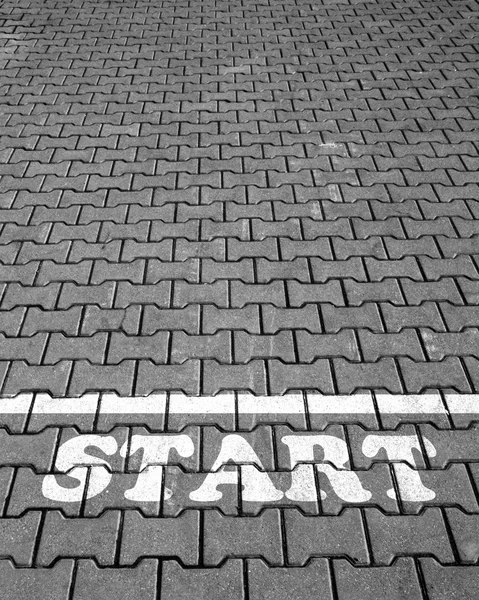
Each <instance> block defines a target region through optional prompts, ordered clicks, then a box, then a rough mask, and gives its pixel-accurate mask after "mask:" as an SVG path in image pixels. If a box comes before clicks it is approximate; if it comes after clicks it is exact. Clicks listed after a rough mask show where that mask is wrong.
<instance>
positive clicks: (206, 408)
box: [169, 392, 235, 415]
mask: <svg viewBox="0 0 479 600" xmlns="http://www.w3.org/2000/svg"><path fill="white" fill-rule="evenodd" d="M169 413H170V414H175V415H187V414H193V415H198V414H201V415H213V414H234V413H235V397H234V394H233V392H226V393H224V394H218V396H186V395H185V394H181V393H172V394H170V407H169Z"/></svg>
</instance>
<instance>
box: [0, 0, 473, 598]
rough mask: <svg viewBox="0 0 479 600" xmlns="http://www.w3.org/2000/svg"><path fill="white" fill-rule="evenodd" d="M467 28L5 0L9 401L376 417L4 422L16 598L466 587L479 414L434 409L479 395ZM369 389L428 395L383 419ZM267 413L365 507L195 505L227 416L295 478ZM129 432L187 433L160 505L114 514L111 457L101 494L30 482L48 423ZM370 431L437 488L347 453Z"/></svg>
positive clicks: (468, 590) (0, 244)
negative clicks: (95, 396)
mask: <svg viewBox="0 0 479 600" xmlns="http://www.w3.org/2000/svg"><path fill="white" fill-rule="evenodd" d="M478 17H479V2H478V1H477V0H435V1H432V0H381V1H379V0H370V1H365V0H342V1H339V0H316V1H313V0H274V1H273V0H269V1H266V0H262V1H260V0H256V1H254V2H253V1H252V0H230V1H221V0H218V1H215V0H197V1H195V2H192V1H191V0H162V1H159V0H135V1H133V0H115V1H114V2H110V1H108V2H106V1H104V0H99V1H93V0H92V1H89V0H78V1H77V2H70V1H69V0H68V1H67V0H44V1H40V0H32V1H28V0H18V1H16V0H15V1H13V0H2V1H1V2H0V67H1V71H0V90H1V93H0V226H1V228H0V336H1V340H0V394H1V396H2V398H3V400H2V401H1V402H2V404H1V406H2V407H5V406H14V405H15V406H17V408H18V406H24V405H23V404H22V403H23V402H24V400H21V399H22V398H23V399H25V398H35V400H34V402H40V403H42V402H43V405H42V406H44V405H47V404H48V403H49V402H53V401H52V400H48V398H49V396H47V397H46V398H47V400H44V398H45V397H44V396H43V395H42V394H44V393H47V394H50V395H51V396H54V397H60V398H65V402H67V400H66V399H67V398H68V402H69V403H70V404H69V406H73V404H72V403H73V402H74V401H75V399H77V401H78V403H82V406H85V407H86V406H87V405H88V402H89V400H88V396H87V397H85V396H84V394H88V393H89V392H92V391H93V392H102V393H103V392H114V393H116V394H117V395H118V396H119V397H130V396H137V397H139V396H147V395H148V394H152V393H156V392H157V391H159V392H161V393H163V392H167V393H168V394H167V396H166V397H165V398H166V400H165V402H166V403H167V404H166V406H170V403H171V402H173V401H175V400H174V399H175V398H176V401H177V402H178V396H177V395H176V394H177V393H178V392H180V393H183V394H187V395H188V396H198V395H200V396H215V395H217V394H220V393H222V392H223V391H224V390H233V391H234V392H235V394H236V395H235V396H234V397H235V402H236V403H238V402H240V397H239V396H238V393H243V392H245V391H247V392H250V393H252V394H254V395H257V396H262V395H265V396H275V395H283V394H286V393H288V392H293V393H296V392H298V393H299V395H298V397H299V398H302V399H303V400H301V401H304V402H305V403H306V404H305V406H306V405H308V402H307V401H308V398H309V396H307V394H309V393H310V392H314V393H320V394H326V395H328V394H329V395H344V396H347V395H350V394H358V393H361V392H363V391H373V394H372V395H371V402H372V403H373V405H374V415H373V414H372V413H371V414H368V416H367V418H366V417H364V418H360V417H359V416H358V415H357V414H356V413H354V412H352V413H351V414H347V413H346V412H344V411H343V412H342V414H340V415H339V417H338V418H335V419H333V418H332V416H331V413H330V412H329V413H328V414H327V415H326V416H325V415H323V416H318V414H320V413H318V414H316V416H312V415H310V414H309V413H308V412H306V413H305V416H304V417H303V418H298V416H297V414H294V415H293V416H291V418H287V415H286V414H285V413H284V414H283V416H282V417H281V418H279V415H276V417H275V418H272V417H271V415H270V416H269V417H268V418H267V419H266V420H263V421H261V420H259V421H258V420H257V419H256V420H255V419H254V418H252V417H247V418H246V417H241V415H240V414H239V413H238V411H237V409H235V410H236V412H234V417H232V416H231V415H232V414H233V413H227V414H226V416H225V415H222V416H218V415H217V416H216V420H215V419H208V418H205V419H204V420H202V419H201V418H200V417H199V416H198V415H196V416H195V417H193V416H192V415H190V416H186V417H185V416H184V415H183V416H181V417H180V416H178V415H176V416H175V417H174V418H173V419H171V418H169V419H166V418H165V417H164V416H163V417H162V418H161V419H160V420H154V419H153V420H152V421H151V420H148V419H146V417H145V419H146V420H145V421H141V420H138V419H134V418H133V417H131V415H130V416H129V417H128V416H126V417H125V416H123V417H122V418H120V416H119V415H118V414H116V415H114V416H113V417H110V418H109V420H107V421H106V423H107V424H106V425H105V423H103V425H102V421H101V419H100V413H92V412H88V411H87V410H86V408H85V413H84V414H83V415H82V414H81V413H78V415H77V417H78V418H76V419H73V418H71V417H70V418H69V419H67V418H66V417H65V412H64V411H63V412H62V411H60V413H59V415H57V416H55V415H54V411H52V410H47V411H46V414H43V413H42V410H39V411H38V414H40V415H41V414H43V416H42V417H41V418H40V417H38V415H37V414H36V413H35V411H34V410H33V412H32V407H31V405H30V404H28V402H29V401H28V402H27V403H26V404H25V407H26V408H25V409H23V408H22V409H21V410H20V409H18V410H17V409H14V410H13V409H12V411H13V412H12V413H11V414H10V416H9V417H8V418H5V419H4V421H2V422H1V423H0V424H1V425H3V428H2V429H0V434H1V439H2V440H3V441H2V448H3V449H4V450H3V451H4V456H3V458H2V459H1V466H0V508H1V512H0V515H1V517H2V518H1V519H0V557H1V559H0V582H1V586H2V596H3V597H4V598H6V599H7V600H10V599H12V600H13V599H14V600H17V599H18V598H20V597H22V598H25V599H26V600H29V598H36V597H37V594H38V589H39V588H41V587H43V589H45V590H46V592H45V594H44V595H45V596H46V595H49V597H52V598H55V599H57V598H58V600H63V599H65V600H81V599H83V598H85V599H86V598H88V599H90V598H101V599H102V600H103V599H104V598H105V599H106V598H109V597H110V595H111V596H112V597H113V596H116V597H117V598H121V599H125V600H128V599H130V598H136V599H139V600H143V598H144V599H150V598H151V599H154V598H156V599H157V600H168V599H169V598H175V600H182V599H183V598H185V599H186V598H191V597H195V598H198V599H201V600H202V599H205V600H206V599H207V598H208V599H210V598H216V597H218V598H219V597H227V598H231V599H232V600H236V598H238V599H240V598H241V599H242V600H256V599H260V598H261V599H262V600H266V599H269V598H275V599H278V600H281V599H282V598H290V597H295V598H298V600H302V598H304V599H305V600H306V599H308V600H309V599H310V598H319V599H321V600H323V599H324V600H365V599H366V598H367V599H368V600H369V599H371V598H376V597H378V598H380V597H384V596H387V597H388V598H408V599H411V600H416V598H417V599H418V600H419V599H421V600H443V599H446V598H447V599H449V598H452V597H454V598H457V599H463V598H464V599H468V598H476V597H478V596H479V571H478V567H477V561H478V556H479V551H478V543H477V532H478V530H479V524H478V519H479V516H478V515H479V508H478V504H477V501H478V498H479V493H478V487H477V485H478V484H477V481H478V478H479V471H478V470H477V469H476V467H477V464H479V457H478V456H477V454H475V450H474V448H475V447H477V443H476V442H475V440H476V438H477V433H476V431H477V429H476V428H477V424H476V423H477V419H476V418H472V417H470V416H469V417H468V416H467V415H466V416H464V417H459V416H458V415H457V414H455V413H454V412H453V411H451V410H450V405H449V404H448V400H447V398H448V396H447V394H449V393H453V394H457V393H459V394H463V395H464V402H465V403H466V404H467V401H466V395H469V396H468V397H469V401H468V402H469V406H471V403H472V404H474V403H475V402H477V396H475V395H474V394H477V393H479V307H478V304H479V244H478V236H479V225H478V223H479V193H478V192H479V186H478V183H479V176H478V172H479V169H478V166H479V159H478V144H479V135H478V119H479V105H478V95H477V88H478V79H479V71H478V61H477V36H478V30H479V19H478ZM435 390H438V391H439V392H438V393H436V392H435ZM384 392H388V393H391V394H398V395H399V394H402V395H411V394H429V395H430V397H436V395H437V396H438V398H439V400H438V401H439V402H440V403H442V404H441V406H442V408H441V410H440V411H439V412H438V413H434V414H431V415H426V416H427V418H422V419H419V418H418V415H412V416H411V415H410V417H409V418H406V417H404V414H403V415H402V416H401V415H399V416H398V415H396V416H394V415H393V414H392V413H391V412H390V411H389V412H387V411H386V412H387V414H384V415H382V414H381V406H382V404H381V402H382V400H381V397H382V396H381V394H384ZM19 394H26V395H25V396H19ZM30 394H36V395H35V396H30ZM170 394H171V395H170ZM428 397H429V396H428ZM19 398H20V400H19ZM39 398H40V400H38V399H39ZM42 398H43V400H42ZM85 398H87V399H85ZM289 398H290V397H289ZM459 398H461V397H459ZM7 401H8V402H12V401H13V404H6V403H7ZM102 401H103V396H102ZM289 401H290V400H288V402H289ZM337 401H338V402H340V401H341V402H347V401H348V400H347V398H346V399H345V398H341V399H339V398H338V399H337ZM397 401H398V402H399V403H400V400H397ZM16 402H19V404H18V405H17V404H15V403H16ZM118 402H120V400H118ZM184 402H186V398H184ZM206 402H207V401H206V400H204V403H205V405H206ZM208 402H209V403H211V402H214V400H212V399H211V398H209V400H208ZM258 402H259V400H258ZM459 402H460V400H459ZM45 403H46V404H45ZM308 406H309V405H308ZM8 410H10V409H8ZM8 410H7V409H3V408H2V409H1V410H0V413H2V412H3V413H4V414H7V413H8ZM22 411H23V412H22ZM44 412H45V411H44ZM456 412H457V411H456ZM466 412H467V411H466ZM167 413H168V411H167ZM167 413H166V414H167ZM94 414H96V415H97V416H96V417H94V418H93V417H92V415H94ZM175 414H176V413H175ZM198 414H199V413H198ZM218 414H219V413H218ZM469 414H471V411H469ZM22 415H23V416H22ZM170 416H171V415H170ZM242 419H243V420H242ZM281 419H282V420H281ZM285 428H286V429H287V430H288V431H290V432H291V431H292V432H293V433H294V432H297V431H309V432H316V433H317V432H321V431H324V430H325V428H326V429H327V430H328V431H329V432H330V433H331V435H333V436H337V437H339V438H341V439H342V440H344V442H345V444H346V446H347V448H348V453H349V461H348V464H349V467H348V468H351V469H356V470H357V471H358V472H361V473H362V475H361V477H363V478H364V485H365V487H366V488H368V486H369V487H370V488H371V489H372V490H373V491H375V490H376V489H377V490H379V489H381V494H382V495H378V494H379V493H378V494H373V501H372V502H370V503H369V504H367V503H366V504H365V503H359V504H358V503H352V504H351V503H349V504H348V502H345V501H344V499H342V498H339V499H338V498H337V497H336V496H334V493H333V492H332V491H331V490H330V489H329V496H328V498H329V499H327V501H325V502H324V503H323V502H322V501H321V498H320V494H319V492H318V490H317V493H318V502H317V503H316V504H315V505H314V507H313V509H311V505H308V506H306V507H305V506H293V505H291V504H288V503H285V504H281V502H280V503H279V504H278V505H276V506H268V507H265V506H253V507H251V506H249V507H248V506H247V503H245V502H243V500H242V498H241V494H236V495H235V493H234V492H233V493H232V492H231V490H230V491H229V492H228V493H227V492H225V493H224V499H223V500H224V502H223V504H222V505H221V506H217V507H214V508H213V507H211V506H209V507H207V506H192V505H191V503H190V504H189V500H188V493H186V491H185V490H186V489H189V487H188V486H190V482H191V481H193V484H192V485H194V486H196V484H197V481H198V480H199V479H201V476H204V475H205V473H207V470H208V468H209V467H207V465H210V467H211V460H210V459H211V452H212V448H213V447H215V448H217V445H218V443H219V440H220V439H221V436H223V435H224V434H225V432H230V433H232V432H237V433H238V432H239V433H241V435H243V436H244V438H245V439H247V440H248V443H251V445H252V447H254V448H255V449H256V450H257V451H258V452H259V453H260V454H261V452H263V451H265V452H266V454H268V452H269V453H270V454H269V455H268V456H269V459H268V460H266V462H265V465H264V468H265V470H268V466H267V465H269V470H270V471H271V473H272V475H271V477H272V480H274V481H276V482H277V485H278V486H279V488H281V489H283V488H284V485H283V484H284V482H283V483H281V481H282V479H281V478H283V479H284V477H286V478H287V477H289V476H290V475H291V473H290V472H288V468H286V467H285V466H284V463H282V462H281V460H280V459H281V456H280V454H281V452H280V450H279V447H278V445H277V444H278V439H279V438H280V437H281V435H283V434H284V432H285V431H286V430H285ZM288 428H289V429H288ZM328 428H329V429H328ZM141 431H143V432H146V434H148V435H149V434H152V433H153V434H154V433H155V432H156V433H171V432H175V431H176V432H178V431H186V432H187V433H188V435H190V436H191V439H194V440H195V441H196V442H195V443H196V446H195V447H196V448H197V450H196V451H197V462H196V463H194V464H193V463H191V462H190V463H188V462H186V463H184V464H183V463H182V462H181V461H180V462H177V463H174V464H172V465H169V466H168V467H166V468H165V478H166V480H167V481H169V480H170V479H171V480H172V481H173V482H176V483H175V485H176V488H175V489H176V490H177V496H176V497H174V498H173V499H172V500H171V502H170V503H169V504H168V502H166V500H165V498H163V497H162V498H161V499H160V500H159V501H158V503H156V504H154V503H153V504H151V503H150V504H149V505H148V506H149V508H148V507H147V508H145V506H139V505H137V504H134V503H133V504H131V503H130V504H128V502H126V501H125V497H124V495H123V492H121V493H120V491H119V490H122V489H124V487H125V482H126V481H127V480H128V483H127V485H126V487H132V485H133V484H132V481H133V480H134V479H135V478H137V477H138V465H136V467H134V468H130V466H129V465H126V464H125V462H124V461H123V462H122V461H121V460H120V458H119V457H120V455H119V454H117V455H116V458H115V459H112V461H113V463H112V464H110V465H109V468H110V469H111V470H112V475H113V479H112V481H113V483H112V486H113V487H112V490H113V491H111V492H110V494H109V495H108V494H107V496H101V495H100V496H99V497H98V498H93V497H92V498H91V499H88V498H87V497H85V498H83V501H82V502H80V503H79V506H78V507H76V508H74V507H73V508H72V506H69V507H68V506H66V505H64V504H61V503H60V504H59V505H58V506H52V505H48V504H46V503H45V502H44V498H42V496H41V494H37V495H35V493H34V491H35V490H37V491H38V490H39V489H40V488H38V482H39V481H40V479H39V477H40V478H41V479H42V478H44V477H45V475H46V474H51V473H53V472H55V468H56V467H55V465H56V464H57V463H56V459H57V456H58V451H59V448H60V447H61V444H63V443H64V442H65V440H68V439H70V438H71V437H72V436H73V437H74V436H76V435H77V434H78V435H80V434H84V433H85V432H96V433H98V432H100V433H101V435H106V434H108V433H109V432H110V433H111V437H113V438H114V439H115V440H116V441H115V444H117V445H118V447H120V445H121V443H124V440H125V439H126V440H130V442H129V443H131V439H132V436H133V435H142V434H141V433H140V434H139V432H141ZM371 431H373V432H374V431H376V432H377V431H383V432H385V433H387V435H396V434H397V435H404V436H411V435H413V436H417V439H418V448H417V449H416V450H417V455H416V454H415V459H416V461H417V462H416V469H417V470H424V472H425V473H426V472H427V474H424V477H425V480H427V481H428V482H429V483H430V487H431V488H433V489H435V491H436V495H437V499H436V500H435V501H434V502H432V503H430V504H428V505H425V506H418V505H416V504H411V503H410V502H409V503H408V500H407V499H406V498H404V497H401V486H400V485H399V484H398V480H397V477H398V475H397V473H396V471H398V472H399V470H400V469H399V468H400V467H401V465H392V464H386V462H387V461H386V457H385V456H382V458H379V459H378V460H377V461H372V460H370V459H369V460H368V459H367V458H365V456H363V454H362V453H361V452H362V451H361V447H362V446H361V444H362V443H363V441H364V439H363V438H364V436H365V435H367V432H371ZM248 432H249V433H248ZM365 432H366V433H365ZM146 434H145V435H146ZM125 436H126V437H125ZM277 438H278V439H277ZM424 438H426V439H427V440H430V442H431V443H432V444H433V445H434V448H435V449H436V450H437V455H434V456H432V455H430V454H428V446H427V443H428V442H425V441H424ZM122 440H123V442H122ZM205 440H206V441H205ZM208 440H209V442H208ZM208 444H209V445H208ZM258 448H259V450H258ZM265 449H266V450H265ZM416 450H415V452H416ZM188 460H189V459H188ZM115 461H116V462H115ZM208 461H210V462H208ZM393 462H394V461H393ZM95 464H96V465H97V466H98V463H95V462H92V463H91V464H88V465H87V468H88V469H89V470H90V471H93V470H94V469H93V468H94V465H95ZM250 466H251V465H250ZM393 467H394V468H393ZM396 467H397V468H396ZM135 469H136V471H135ZM282 470H283V471H282ZM289 470H291V468H289ZM240 472H241V469H240ZM118 474H123V478H122V479H121V481H120V480H119V479H117V478H116V477H115V475H118ZM89 477H91V474H90V475H89ZM125 477H126V478H127V479H125ZM241 477H242V475H241V473H240V475H238V478H239V479H238V484H237V486H238V488H240V487H241V481H242V480H241ZM275 478H276V479H275ZM67 479H68V478H67ZM42 480H43V479H42ZM187 480H188V482H187ZM280 480H281V481H280ZM69 481H70V483H69V485H70V487H71V486H72V482H71V478H69ZM182 482H184V483H182ZM317 483H318V484H319V483H320V482H319V480H318V481H317ZM35 486H37V487H35ZM115 486H116V487H115ZM122 486H123V488H122ZM281 486H283V487H281ZM388 486H389V488H391V489H395V490H396V492H397V493H396V500H393V499H392V498H391V497H389V496H387V494H385V490H387V489H388ZM67 487H68V486H67ZM85 489H86V488H85ZM318 489H319V488H318ZM313 504H314V503H313ZM75 511H76V512H75ZM318 515H319V516H318ZM147 519H151V520H148V521H146V520H147ZM165 532H166V533H165ZM338 532H342V533H341V534H339V533H338ZM165 539H166V540H167V541H168V543H166V542H164V540H165ZM305 539H306V540H307V541H308V544H306V546H305V543H304V540H305ZM72 540H74V543H73V544H72ZM322 544H323V545H322ZM2 545H3V546H2ZM147 546H148V548H147Z"/></svg>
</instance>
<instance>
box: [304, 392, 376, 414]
mask: <svg viewBox="0 0 479 600" xmlns="http://www.w3.org/2000/svg"><path fill="white" fill-rule="evenodd" d="M306 398H307V401H308V410H309V413H310V414H318V415H341V414H363V415H364V414H374V413H375V410H374V403H373V399H372V395H371V394H353V395H352V396H322V395H321V394H307V395H306Z"/></svg>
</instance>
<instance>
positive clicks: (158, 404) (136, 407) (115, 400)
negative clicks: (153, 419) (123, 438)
mask: <svg viewBox="0 0 479 600" xmlns="http://www.w3.org/2000/svg"><path fill="white" fill-rule="evenodd" d="M165 410H166V394H165V393H161V394H151V395H150V396H138V397H134V396H132V397H128V398H125V397H121V396H117V395H116V394H103V395H102V397H101V403H100V415H120V414H121V415H124V414H132V415H134V414H142V415H143V414H145V415H146V414H152V415H156V414H165Z"/></svg>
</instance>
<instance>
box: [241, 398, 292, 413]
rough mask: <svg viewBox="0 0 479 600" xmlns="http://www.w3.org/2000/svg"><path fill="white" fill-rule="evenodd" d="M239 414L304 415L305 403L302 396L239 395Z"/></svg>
mask: <svg viewBox="0 0 479 600" xmlns="http://www.w3.org/2000/svg"><path fill="white" fill-rule="evenodd" d="M238 412H239V413H240V414H254V415H258V414H259V415H261V414H283V415H304V401H303V396H302V395H301V394H288V395H287V396H253V395H252V394H239V395H238Z"/></svg>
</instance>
